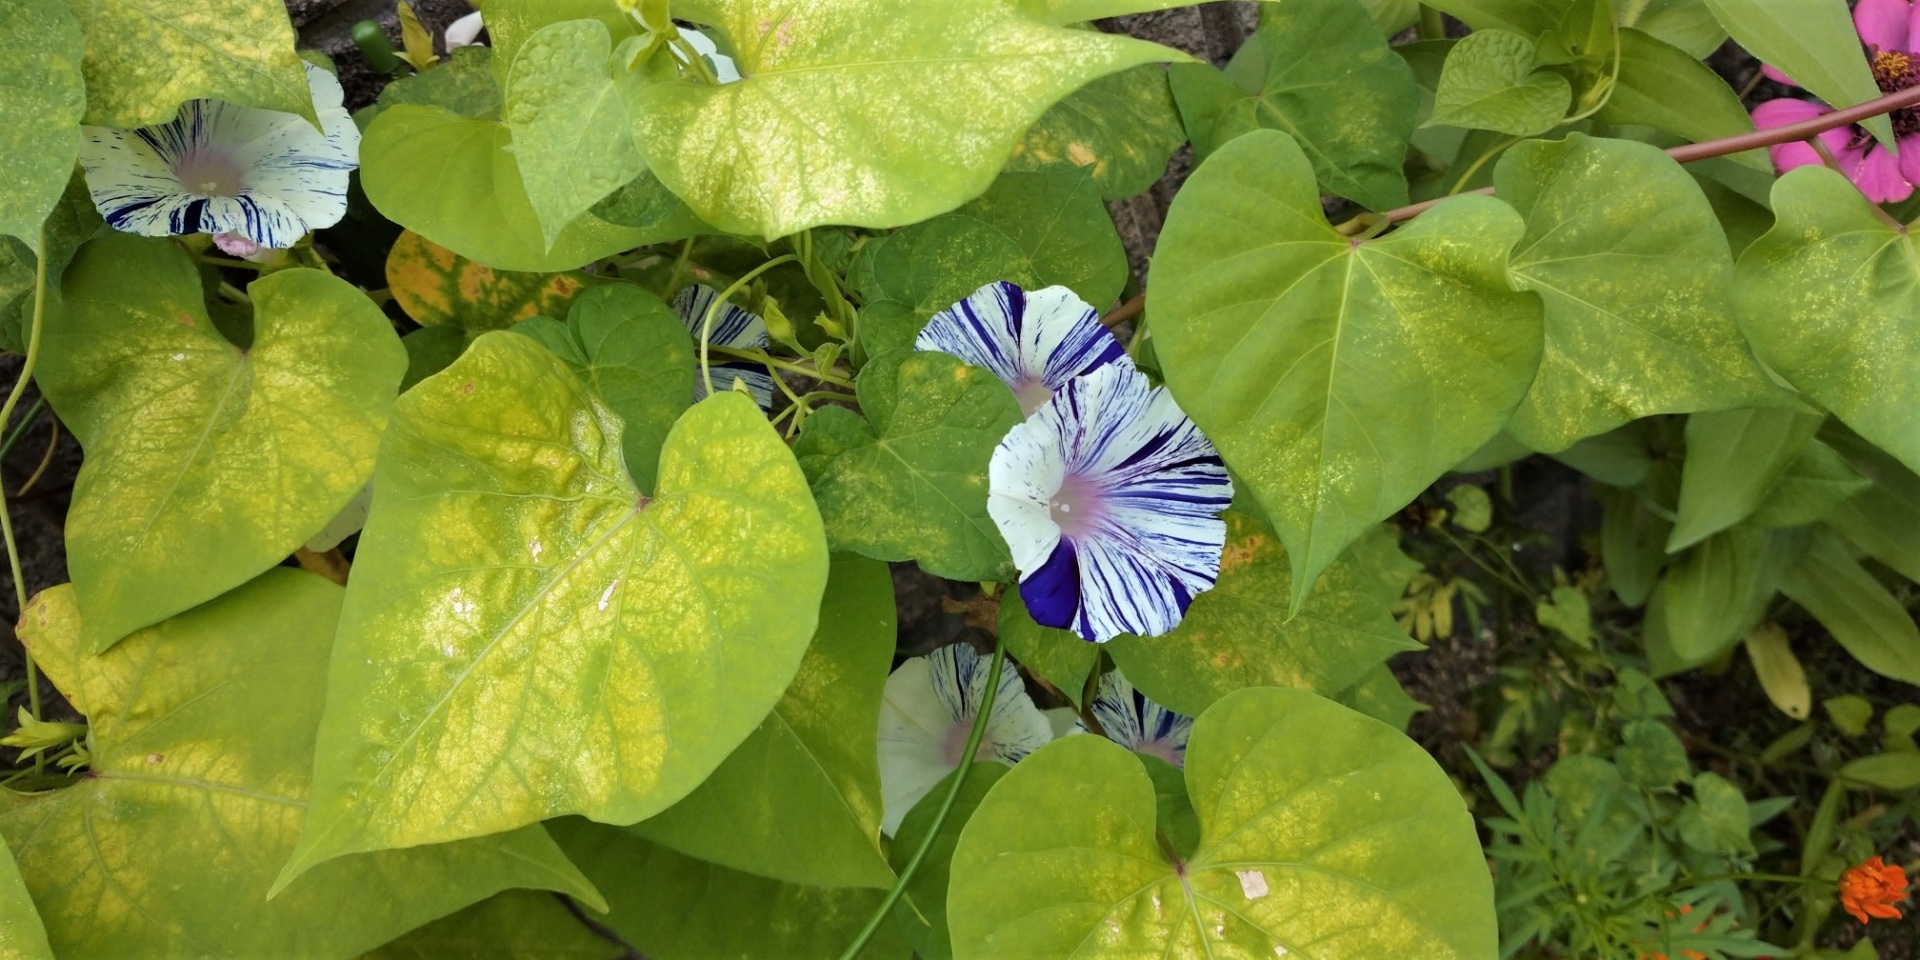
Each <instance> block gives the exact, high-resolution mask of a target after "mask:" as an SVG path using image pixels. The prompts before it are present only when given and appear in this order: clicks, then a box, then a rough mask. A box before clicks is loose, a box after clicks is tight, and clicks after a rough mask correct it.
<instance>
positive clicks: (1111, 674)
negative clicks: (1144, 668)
mask: <svg viewBox="0 0 1920 960" xmlns="http://www.w3.org/2000/svg"><path fill="white" fill-rule="evenodd" d="M1087 709H1088V710H1089V711H1090V712H1091V713H1092V714H1093V718H1094V719H1095V720H1098V721H1100V729H1101V730H1103V731H1105V732H1106V735H1107V737H1108V738H1109V739H1111V740H1112V741H1113V742H1115V743H1117V744H1119V745H1121V746H1123V747H1126V748H1127V749H1128V750H1132V751H1133V752H1135V753H1145V754H1151V755H1153V756H1156V757H1159V758H1160V759H1162V760H1165V761H1166V762H1168V763H1171V764H1173V765H1174V766H1176V767H1184V766H1186V765H1187V738H1188V737H1189V736H1191V735H1192V733H1193V718H1192V717H1189V716H1187V715H1186V714H1183V713H1174V712H1173V711H1172V710H1168V709H1167V708H1166V707H1163V706H1161V705H1159V704H1157V703H1154V702H1153V701H1152V700H1149V699H1147V697H1146V694H1143V693H1141V692H1140V691H1138V690H1135V689H1134V688H1133V684H1132V683H1129V682H1128V681H1127V678H1126V677H1125V676H1123V675H1121V673H1120V671H1118V670H1112V671H1108V672H1106V673H1103V674H1101V675H1100V686H1099V690H1098V692H1096V693H1095V694H1094V697H1093V701H1092V702H1091V703H1089V704H1087Z"/></svg>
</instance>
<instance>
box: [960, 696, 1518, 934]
mask: <svg viewBox="0 0 1920 960" xmlns="http://www.w3.org/2000/svg"><path fill="white" fill-rule="evenodd" d="M1186 782H1187V791H1188V793H1189V795H1190V796H1191V798H1192V802H1193V808H1194V811H1195V812H1196V813H1197V814H1198V816H1199V821H1200V840H1199V847H1198V849H1197V851H1195V853H1194V854H1193V856H1192V857H1191V858H1189V859H1187V860H1186V862H1185V863H1184V864H1183V865H1182V866H1181V868H1180V870H1179V872H1177V873H1176V872H1175V869H1174V865H1173V864H1172V863H1170V862H1169V861H1168V860H1167V858H1166V857H1165V855H1164V854H1163V853H1162V852H1161V847H1160V845H1159V844H1158V843H1157V842H1156V841H1155V835H1154V831H1155V824H1156V814H1155V806H1156V805H1155V792H1154V786H1153V782H1152V781H1151V780H1150V779H1149V778H1148V776H1147V773H1146V771H1145V770H1144V769H1143V768H1142V766H1141V764H1140V761H1139V760H1137V759H1135V758H1134V756H1133V755H1132V754H1129V753H1128V752H1127V751H1126V750H1125V749H1123V748H1121V747H1119V746H1117V745H1115V744H1113V743H1111V742H1109V741H1107V740H1104V739H1102V738H1099V737H1090V736H1086V737H1067V738H1064V739H1062V740H1057V741H1055V742H1053V743H1052V744H1049V745H1048V746H1047V747H1045V748H1043V749H1041V750H1040V751H1039V752H1038V753H1035V754H1034V755H1033V756H1031V757H1028V758H1027V759H1026V760H1023V761H1021V763H1020V765H1019V766H1016V767H1015V768H1014V769H1013V772H1011V773H1009V774H1007V775H1006V777H1004V778H1003V779H1002V780H1001V781H1000V782H999V783H998V784H996V785H995V786H994V788H993V791H992V792H991V793H989V794H988V795H987V798H986V800H985V802H983V803H982V804H981V805H980V807H979V809H978V810H976V811H975V812H974V815H973V819H972V820H971V821H970V822H969V823H968V824H967V829H966V831H965V832H964V833H963V834H962V835H961V837H960V845H959V848H958V849H957V850H956V851H955V852H954V857H953V884H952V889H951V892H950V893H949V894H948V898H947V909H948V914H949V922H950V923H951V925H952V928H953V946H954V951H953V952H954V956H955V957H956V958H958V960H975V958H984V957H999V956H1007V955H1009V954H1022V955H1031V956H1067V955H1073V956H1076V957H1083V958H1087V960H1094V958H1108V957H1112V958H1119V957H1140V956H1153V957H1160V956H1195V957H1200V956H1214V957H1227V956H1234V957H1273V956H1290V955H1296V954H1297V955H1301V956H1312V957H1315V958H1317V960H1375V958H1379V957H1400V956H1407V957H1412V956H1419V957H1426V958H1434V960H1452V958H1462V960H1465V958H1474V960H1485V958H1490V957H1493V956H1495V955H1496V952H1497V944H1496V940H1495V934H1494V913H1493V884H1492V881H1491V878H1490V877H1489V876H1488V873H1487V868H1486V861H1485V859H1484V855H1483V854H1482V852H1481V850H1480V844H1479V840H1478V838H1477V836H1476V834H1475V832H1474V824H1473V820H1472V818H1471V817H1470V816H1469V815H1468V814H1467V811H1466V808H1465V806H1464V805H1463V804H1462V803H1461V800H1460V796H1459V793H1458V792H1457V791H1456V790H1455V789H1454V787H1453V785H1452V783H1451V782H1450V781H1448V779H1447V777H1446V775H1445V774H1444V773H1443V772H1442V771H1441V770H1440V767H1439V766H1438V765H1437V764H1435V763H1434V762H1433V759H1432V758H1431V757H1429V756H1427V755H1426V753H1425V752H1424V751H1422V750H1421V749H1420V748H1419V747H1417V746H1415V745H1414V744H1413V742H1412V741H1409V740H1407V739H1406V738H1405V737H1402V736H1401V735H1400V734H1399V733H1397V732H1395V731H1394V730H1392V729H1391V728H1389V727H1387V726H1386V725H1385V724H1382V723H1380V722H1378V721H1376V720H1371V719H1368V718H1365V717H1362V716H1360V715H1358V714H1356V713H1353V712H1352V711H1350V710H1348V709H1346V708H1345V707H1341V706H1339V705H1337V704H1334V703H1331V702H1328V701H1326V700H1322V699H1321V698H1319V697H1317V696H1314V695H1312V694H1309V693H1304V692H1301V691H1297V690H1274V689H1263V690H1246V691H1242V692H1240V693H1236V694H1233V695H1232V696H1230V697H1228V698H1226V699H1224V700H1222V701H1220V702H1219V703H1218V704H1216V705H1215V706H1214V707H1213V708H1212V709H1210V710H1208V711H1207V713H1206V714H1205V715H1203V716H1201V717H1200V719H1199V720H1198V722H1196V723H1195V725H1194V729H1193V739H1192V742H1191V744H1190V745H1189V747H1188V749H1187V765H1186Z"/></svg>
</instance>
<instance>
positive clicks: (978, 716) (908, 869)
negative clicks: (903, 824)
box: [840, 636, 1007, 960]
mask: <svg viewBox="0 0 1920 960" xmlns="http://www.w3.org/2000/svg"><path fill="white" fill-rule="evenodd" d="M1006 662H1007V647H1006V644H1003V643H1001V642H1000V638H999V637H997V636H996V637H994V638H993V667H992V669H990V670H988V671H987V693H986V696H984V697H982V698H981V700H980V706H979V707H977V708H976V709H975V711H974V716H973V729H972V730H971V731H969V732H968V733H967V749H966V752H964V753H962V754H960V766H959V768H958V769H956V770H954V772H953V785H952V786H950V787H948V788H947V796H946V799H944V800H942V801H941V802H940V809H939V811H938V812H936V813H935V814H934V815H933V824H932V825H931V826H929V827H928V828H927V836H926V839H924V840H921V841H920V849H918V850H915V851H914V852H913V859H911V860H908V861H907V865H906V866H905V867H904V868H902V869H901V871H900V876H899V877H897V878H895V879H894V881H893V887H892V888H891V889H889V890H888V891H887V896H886V899H884V900H882V901H880V906H879V907H877V908H875V909H874V911H873V916H872V917H869V918H868V919H867V925H866V926H864V927H862V928H860V934H859V935H858V936H856V937H854V938H853V943H852V944H850V945H849V946H848V947H847V949H846V952H845V953H842V954H840V960H853V958H854V957H856V956H858V955H859V954H860V951H861V950H863V949H865V948H866V946H867V941H868V940H871V939H873V935H874V933H875V932H876V931H878V930H879V929H880V924H882V923H884V922H885V921H886V919H887V915H888V914H890V913H892V912H893V905H894V904H895V903H896V902H898V901H899V899H900V895H901V894H902V893H905V892H906V889H907V883H908V881H911V880H912V879H913V875H914V873H915V871H918V870H919V869H920V862H921V861H922V860H925V859H926V858H927V851H928V850H931V849H933V841H934V839H935V838H936V837H938V836H940V828H941V827H944V826H946V824H947V815H948V814H951V813H952V812H953V805H954V803H955V802H956V801H958V800H959V799H960V787H961V786H962V785H963V784H965V783H966V782H967V771H969V770H972V769H973V755H974V753H975V752H976V751H978V750H979V749H980V740H981V738H982V737H983V736H984V735H985V734H986V732H987V718H988V717H989V716H992V714H993V697H994V694H996V693H998V692H1000V668H1001V667H1002V666H1003V665H1005V663H1006Z"/></svg>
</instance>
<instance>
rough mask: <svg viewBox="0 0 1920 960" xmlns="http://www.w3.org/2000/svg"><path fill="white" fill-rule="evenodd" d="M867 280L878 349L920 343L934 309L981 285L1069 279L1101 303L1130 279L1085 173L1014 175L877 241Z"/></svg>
mask: <svg viewBox="0 0 1920 960" xmlns="http://www.w3.org/2000/svg"><path fill="white" fill-rule="evenodd" d="M871 243H872V244H873V248H872V252H871V253H869V254H867V257H868V258H869V259H868V260H867V261H866V263H867V267H866V268H865V270H864V272H863V273H861V275H860V277H859V278H858V283H859V284H860V288H861V292H862V294H864V296H865V299H866V302H867V306H866V309H865V310H864V311H862V316H861V319H862V321H863V322H865V325H864V326H863V327H862V329H861V340H862V341H864V342H865V343H866V345H867V349H868V352H869V353H874V354H879V353H884V352H886V351H888V350H895V349H900V348H903V347H911V346H913V340H914V338H915V337H917V336H919V334H920V330H921V328H922V327H925V326H926V324H927V320H928V319H929V318H931V317H932V316H933V315H934V314H936V313H938V312H940V311H942V310H945V309H947V308H948V307H951V306H953V305H954V304H955V303H958V302H960V301H961V300H964V299H966V297H967V296H968V295H969V294H971V293H973V292H974V291H975V290H978V289H980V288H981V287H982V286H984V285H986V284H988V283H992V282H994V281H996V280H1007V281H1011V282H1013V283H1017V284H1020V285H1021V286H1023V287H1026V288H1027V289H1037V288H1040V287H1050V286H1054V285H1059V286H1064V287H1067V288H1068V289H1070V290H1072V291H1073V292H1074V295H1075V296H1078V297H1079V298H1080V299H1082V300H1085V301H1086V302H1087V303H1089V304H1091V305H1093V307H1094V308H1095V309H1101V308H1103V307H1105V306H1106V305H1108V304H1111V303H1113V302H1114V300H1115V299H1117V298H1118V297H1119V295H1120V290H1121V288H1122V287H1123V286H1125V285H1126V282H1127V277H1128V274H1129V272H1130V271H1129V268H1128V266H1127V255H1126V249H1125V248H1124V247H1123V246H1122V245H1121V243H1120V234H1119V233H1118V232H1117V231H1116V230H1115V229H1114V226H1113V218H1112V217H1111V216H1110V215H1109V214H1108V213H1107V208H1106V204H1104V203H1102V202H1101V200H1100V190H1099V184H1098V183H1097V182H1096V181H1095V179H1094V175H1093V174H1092V173H1091V172H1090V171H1086V170H1064V169H1052V170H1042V171H1037V172H1033V173H1006V174H1003V175H1001V177H1000V179H998V180H996V181H994V184H993V187H992V189H989V190H988V191H987V192H986V193H985V194H983V195H981V196H980V197H979V198H977V199H975V200H974V201H973V202H971V203H969V204H967V205H966V206H964V207H961V208H960V209H959V210H956V211H954V212H953V213H951V214H948V215H946V216H941V217H935V218H934V219H932V220H929V221H926V222H925V223H917V224H914V225H913V226H910V227H907V228H906V229H904V230H901V231H900V232H898V233H895V234H892V235H889V236H887V237H884V238H879V239H877V240H875V241H871Z"/></svg>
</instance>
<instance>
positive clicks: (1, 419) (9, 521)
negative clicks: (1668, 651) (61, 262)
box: [0, 225, 47, 773]
mask: <svg viewBox="0 0 1920 960" xmlns="http://www.w3.org/2000/svg"><path fill="white" fill-rule="evenodd" d="M39 240H40V243H39V248H38V249H37V250H35V251H34V254H35V256H34V267H33V320H32V322H31V325H30V326H29V327H28V328H27V356H26V359H25V360H24V361H22V362H21V364H20V379H18V380H16V381H14V384H13V390H12V392H10V393H8V394H7V402H6V403H5V404H4V405H0V424H7V423H11V422H13V411H14V408H15V407H17V406H19V405H20V397H21V396H22V395H24V394H25V393H26V392H27V384H28V383H29V382H31V381H32V380H33V366H34V364H35V363H37V362H38V361H39V359H40V328H41V327H42V326H44V325H45V321H46V317H47V229H46V227H45V226H44V225H42V226H41V228H40V237H39ZM0 534H5V535H6V545H7V569H8V571H9V572H11V573H12V574H13V598H14V602H15V604H16V605H17V606H16V607H15V609H16V610H17V611H18V612H19V613H21V614H25V613H26V612H27V581H26V579H25V578H24V577H23V576H22V574H21V572H20V549H19V547H18V546H16V545H15V544H14V540H13V506H12V505H11V504H9V503H7V502H5V500H4V499H0ZM21 652H22V654H23V656H24V658H25V660H26V664H27V705H28V710H29V712H30V713H31V715H32V716H33V719H35V720H39V719H40V668H39V667H38V666H37V665H36V664H35V663H34V662H33V654H32V653H31V652H30V651H27V650H26V648H25V647H24V646H23V647H22V648H21ZM33 766H34V771H35V772H36V773H37V772H39V771H41V770H43V769H45V766H44V764H43V762H42V758H41V757H39V756H35V757H34V764H33Z"/></svg>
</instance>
